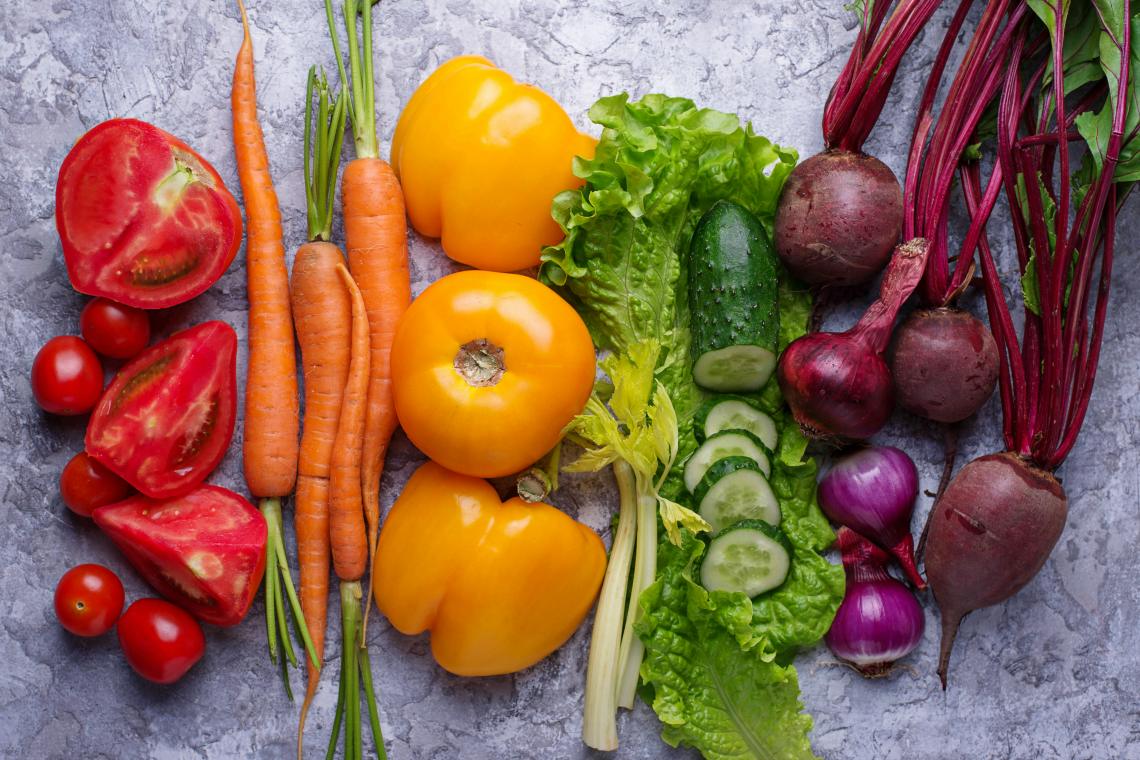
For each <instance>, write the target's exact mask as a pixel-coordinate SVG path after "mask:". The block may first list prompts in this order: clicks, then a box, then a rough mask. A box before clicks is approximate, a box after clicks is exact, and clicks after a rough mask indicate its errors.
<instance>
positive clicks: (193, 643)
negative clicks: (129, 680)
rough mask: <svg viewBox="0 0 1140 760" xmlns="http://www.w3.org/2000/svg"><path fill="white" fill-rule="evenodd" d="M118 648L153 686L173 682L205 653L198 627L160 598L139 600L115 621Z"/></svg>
mask: <svg viewBox="0 0 1140 760" xmlns="http://www.w3.org/2000/svg"><path fill="white" fill-rule="evenodd" d="M117 632H118V634H119V647H120V648H121V649H122V650H123V655H124V656H125V657H126V658H127V662H128V663H130V666H131V667H132V668H134V669H135V672H136V673H138V674H139V675H140V676H142V677H143V678H145V679H146V680H148V681H154V682H155V683H174V682H175V681H177V680H178V679H179V678H181V677H182V676H183V675H184V674H185V673H186V671H187V670H189V669H190V668H191V667H193V665H194V663H196V662H198V660H200V659H202V655H203V654H205V653H206V636H205V634H203V633H202V626H200V625H199V624H198V621H197V620H195V619H194V618H193V617H191V616H190V613H189V612H187V611H186V610H184V609H182V608H181V607H177V606H175V605H173V604H171V603H170V602H167V601H164V600H162V599H139V600H138V601H136V602H135V603H134V604H132V605H131V606H130V607H128V608H127V611H126V612H124V613H123V616H122V617H121V618H120V619H119V627H118V631H117Z"/></svg>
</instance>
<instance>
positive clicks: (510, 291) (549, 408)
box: [392, 271, 594, 478]
mask: <svg viewBox="0 0 1140 760" xmlns="http://www.w3.org/2000/svg"><path fill="white" fill-rule="evenodd" d="M593 386H594V345H593V343H592V341H591V340H590V333H589V331H588V330H587V329H586V325H585V324H584V323H583V322H582V318H581V317H579V316H578V313H577V312H575V311H574V309H572V308H571V307H570V305H569V304H567V303H566V302H565V301H563V300H562V299H561V298H559V297H558V296H557V295H556V294H555V293H554V291H552V290H550V289H549V288H547V287H546V286H545V285H542V284H541V283H539V282H537V281H536V280H533V279H531V278H530V277H523V276H522V275H517V274H501V273H498V272H479V271H467V272H456V273H455V274H452V275H448V276H447V277H444V278H443V279H441V280H438V281H436V282H435V283H433V284H432V285H431V286H430V287H428V289H427V290H425V291H424V292H423V293H422V294H420V296H419V298H417V299H416V300H414V301H413V302H412V305H411V306H410V307H409V308H408V311H407V312H406V313H405V314H404V318H403V320H401V322H400V327H399V329H398V330H397V331H396V337H395V340H394V341H393V343H392V395H393V396H394V397H395V401H396V414H397V415H398V416H399V418H400V424H401V425H402V426H403V428H404V432H405V433H407V435H408V438H409V439H411V441H412V443H414V444H415V445H416V446H418V447H419V448H420V450H421V451H423V452H424V453H425V454H427V455H428V456H429V457H431V458H432V459H434V460H435V461H437V462H439V463H440V464H442V465H443V466H444V467H447V468H448V469H451V470H455V471H456V472H461V473H463V474H465V475H474V476H476V477H480V478H494V477H499V476H502V475H510V474H511V473H514V472H518V471H519V470H522V469H523V468H525V467H528V466H530V465H531V464H533V463H534V462H535V461H536V460H538V459H539V458H540V457H541V456H542V455H543V454H545V453H546V452H548V451H550V449H552V448H553V447H554V444H555V443H557V442H558V439H559V438H560V437H561V435H562V429H563V428H565V427H566V425H567V424H568V423H569V422H570V420H571V419H573V417H574V415H576V414H578V413H579V412H581V411H582V409H583V407H585V405H586V400H587V399H588V398H589V396H590V391H591V389H592V388H593Z"/></svg>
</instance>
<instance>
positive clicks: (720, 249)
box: [689, 200, 780, 393]
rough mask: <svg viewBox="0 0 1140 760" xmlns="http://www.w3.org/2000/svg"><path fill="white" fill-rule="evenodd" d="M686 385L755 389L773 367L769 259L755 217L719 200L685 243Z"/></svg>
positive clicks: (776, 329) (776, 328)
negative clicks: (689, 381)
mask: <svg viewBox="0 0 1140 760" xmlns="http://www.w3.org/2000/svg"><path fill="white" fill-rule="evenodd" d="M689 249H690V251H691V258H690V261H689V313H690V314H692V315H693V317H692V321H693V323H692V333H693V380H694V381H695V382H696V383H697V385H699V386H701V387H702V388H707V389H708V390H711V391H720V392H722V393H723V392H728V393H737V392H741V391H758V390H760V389H761V388H763V387H764V384H765V383H767V382H768V378H769V377H771V376H772V370H773V369H775V368H776V343H777V338H778V337H779V333H780V313H779V311H777V309H776V301H777V290H778V284H777V281H776V255H775V253H774V252H773V251H772V243H771V242H770V241H769V240H768V233H767V232H766V231H765V230H764V227H763V225H761V224H760V220H759V219H757V218H756V217H755V216H753V215H752V213H751V212H750V211H749V210H748V209H746V208H744V207H743V206H741V205H740V204H738V203H734V202H732V201H730V200H720V201H717V202H716V203H714V204H713V206H712V208H710V209H709V210H708V211H706V212H705V215H704V216H702V217H701V219H700V221H698V222H697V227H696V229H695V230H693V239H692V242H691V243H690V244H689Z"/></svg>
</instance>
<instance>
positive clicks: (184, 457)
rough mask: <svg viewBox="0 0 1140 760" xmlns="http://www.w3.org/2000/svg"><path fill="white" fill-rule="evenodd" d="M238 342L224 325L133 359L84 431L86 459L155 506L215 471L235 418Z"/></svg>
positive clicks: (194, 330) (179, 336)
mask: <svg viewBox="0 0 1140 760" xmlns="http://www.w3.org/2000/svg"><path fill="white" fill-rule="evenodd" d="M236 373H237V335H236V334H235V333H234V330H233V328H232V327H230V326H229V325H227V324H225V323H224V322H205V323H203V324H200V325H197V326H196V327H191V328H190V329H188V330H183V331H182V332H180V333H175V334H174V335H172V336H170V337H169V338H167V339H166V340H164V341H162V342H161V343H157V344H155V345H153V346H151V347H150V348H148V349H147V350H146V351H143V352H142V353H141V354H139V355H138V356H136V357H135V358H134V359H132V360H131V361H130V362H129V363H128V364H127V365H126V366H125V367H123V369H122V370H120V371H119V374H118V375H116V376H115V379H114V380H113V381H112V382H111V384H110V385H109V386H107V390H106V392H104V394H103V397H102V398H101V399H99V404H98V406H96V407H95V411H94V413H93V414H92V415H91V422H90V423H88V425H87V453H89V454H90V455H91V456H93V457H95V458H96V459H98V460H99V461H100V462H101V463H103V464H104V465H105V466H106V467H107V468H108V469H110V470H111V471H113V472H115V473H118V474H119V475H121V476H122V477H123V478H125V479H126V480H127V482H128V483H130V484H131V485H133V486H134V487H135V488H137V489H138V490H140V491H142V492H143V493H144V494H146V495H147V496H152V497H154V498H156V499H162V498H168V497H171V496H177V495H179V494H183V493H186V492H187V491H189V490H190V489H192V488H193V487H194V486H196V485H198V484H199V483H201V482H202V481H203V480H204V479H205V477H206V476H207V475H209V474H210V472H211V471H212V470H213V469H214V468H215V467H216V466H217V465H218V462H220V461H221V460H222V457H223V456H224V455H225V453H226V448H227V447H229V445H230V439H231V438H233V434H234V423H235V421H236V418H237V377H236Z"/></svg>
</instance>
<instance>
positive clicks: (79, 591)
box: [55, 565, 126, 636]
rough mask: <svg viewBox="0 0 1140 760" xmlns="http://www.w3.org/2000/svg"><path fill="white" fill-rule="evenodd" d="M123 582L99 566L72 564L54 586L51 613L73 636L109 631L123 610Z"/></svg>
mask: <svg viewBox="0 0 1140 760" xmlns="http://www.w3.org/2000/svg"><path fill="white" fill-rule="evenodd" d="M125 599H126V596H125V594H124V593H123V582H122V581H120V580H119V576H117V575H115V574H114V573H113V572H111V571H110V570H108V569H107V568H105V567H103V566H102V565H76V566H75V567H73V568H71V569H70V570H68V571H67V572H66V573H64V574H63V577H62V578H60V579H59V583H58V584H56V587H55V616H56V617H57V618H59V624H60V625H62V626H63V627H64V628H66V629H67V630H68V631H70V632H71V633H74V634H75V635H76V636H99V635H101V634H104V633H106V632H107V631H109V630H111V629H112V628H113V627H114V626H115V621H116V620H118V619H119V615H121V614H122V612H123V602H124V600H125Z"/></svg>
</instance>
